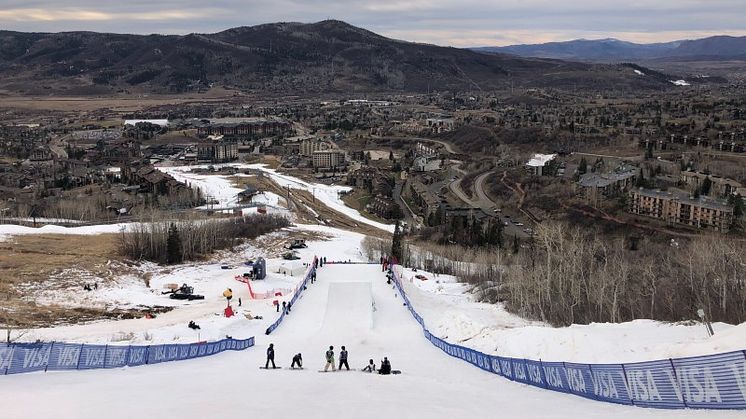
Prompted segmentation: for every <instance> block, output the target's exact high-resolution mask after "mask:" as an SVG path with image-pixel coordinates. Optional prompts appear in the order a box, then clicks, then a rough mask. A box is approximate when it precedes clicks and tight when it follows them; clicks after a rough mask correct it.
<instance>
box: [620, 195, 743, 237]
mask: <svg viewBox="0 0 746 419" xmlns="http://www.w3.org/2000/svg"><path fill="white" fill-rule="evenodd" d="M630 198H631V199H630V202H629V209H628V211H629V212H630V213H632V214H636V215H642V216H646V217H651V218H657V219H659V220H663V221H665V222H666V223H668V224H679V225H686V226H692V227H696V228H708V229H712V230H715V231H719V232H721V233H726V232H728V230H729V229H730V226H731V224H732V223H733V207H732V206H731V205H729V204H728V203H727V202H726V201H721V200H717V199H712V198H706V197H699V198H694V197H692V196H690V195H688V194H685V193H675V192H666V191H660V190H652V189H645V188H639V189H632V190H631V191H630Z"/></svg>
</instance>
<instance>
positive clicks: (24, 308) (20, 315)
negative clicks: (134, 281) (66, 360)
mask: <svg viewBox="0 0 746 419" xmlns="http://www.w3.org/2000/svg"><path fill="white" fill-rule="evenodd" d="M118 259H119V257H118V256H117V254H116V235H114V234H102V235H97V236H74V235H51V234H50V235H46V234H45V235H35V234H31V235H22V236H14V237H11V238H9V239H7V240H6V241H4V242H0V324H5V325H11V326H17V327H25V326H26V327H27V326H39V325H48V324H50V323H53V322H59V321H63V322H77V321H85V320H92V319H95V318H101V317H109V316H111V315H116V316H119V315H121V314H122V313H121V312H118V313H104V312H102V311H101V310H98V309H86V308H65V307H57V306H39V305H36V304H35V303H34V301H33V295H25V294H24V292H23V291H22V289H24V288H26V287H32V288H31V289H33V288H37V287H43V288H49V289H56V288H58V287H70V286H81V287H82V283H80V284H78V283H76V282H79V281H80V278H76V277H75V276H70V275H65V274H64V272H65V271H66V270H68V269H71V268H75V270H76V271H75V272H81V271H84V272H89V273H90V274H91V275H92V276H95V277H100V278H102V279H104V280H106V279H107V277H109V276H110V272H109V269H110V267H108V266H107V263H108V262H109V261H112V260H114V261H116V260H118ZM50 277H54V280H50ZM45 282H46V283H45Z"/></svg>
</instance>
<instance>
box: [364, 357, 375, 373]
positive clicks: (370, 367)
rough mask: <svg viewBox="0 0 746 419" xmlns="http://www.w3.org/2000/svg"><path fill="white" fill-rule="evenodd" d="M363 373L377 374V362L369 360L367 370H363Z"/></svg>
mask: <svg viewBox="0 0 746 419" xmlns="http://www.w3.org/2000/svg"><path fill="white" fill-rule="evenodd" d="M363 371H364V372H376V364H375V362H373V360H372V359H371V360H369V361H368V365H366V366H365V368H363Z"/></svg>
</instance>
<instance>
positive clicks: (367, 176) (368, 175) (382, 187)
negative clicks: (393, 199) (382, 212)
mask: <svg viewBox="0 0 746 419" xmlns="http://www.w3.org/2000/svg"><path fill="white" fill-rule="evenodd" d="M347 184H348V185H350V186H354V187H357V188H365V189H366V190H368V192H370V193H373V194H376V195H383V196H388V197H390V196H391V192H392V186H391V182H390V180H389V177H388V176H387V175H386V174H384V173H383V172H381V171H380V170H378V169H376V168H374V167H361V168H359V169H357V170H354V171H352V172H350V173H349V174H348V175H347Z"/></svg>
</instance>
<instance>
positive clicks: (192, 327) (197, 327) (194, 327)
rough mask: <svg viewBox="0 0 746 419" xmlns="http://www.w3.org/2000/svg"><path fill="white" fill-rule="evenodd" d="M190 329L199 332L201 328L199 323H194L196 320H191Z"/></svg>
mask: <svg viewBox="0 0 746 419" xmlns="http://www.w3.org/2000/svg"><path fill="white" fill-rule="evenodd" d="M189 328H190V329H193V330H199V329H200V327H199V325H198V324H197V323H195V322H194V320H189Z"/></svg>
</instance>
